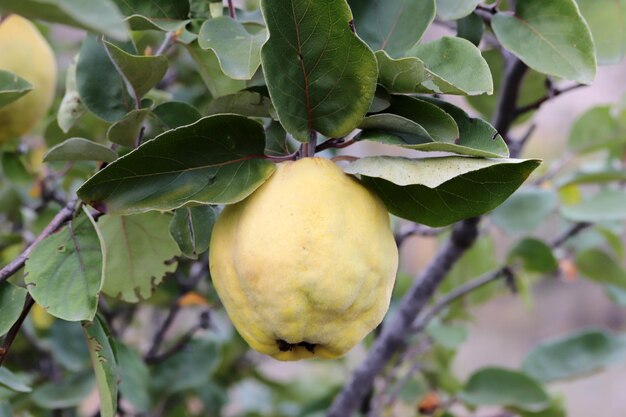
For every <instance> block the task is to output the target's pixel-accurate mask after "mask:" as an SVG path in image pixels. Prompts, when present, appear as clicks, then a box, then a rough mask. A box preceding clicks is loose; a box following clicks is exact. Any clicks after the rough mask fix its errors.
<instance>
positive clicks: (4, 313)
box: [0, 282, 26, 369]
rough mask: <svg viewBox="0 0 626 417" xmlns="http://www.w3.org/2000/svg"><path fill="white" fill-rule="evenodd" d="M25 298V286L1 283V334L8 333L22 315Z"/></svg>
mask: <svg viewBox="0 0 626 417" xmlns="http://www.w3.org/2000/svg"><path fill="white" fill-rule="evenodd" d="M25 300H26V290H25V289H24V288H22V287H18V286H15V285H13V284H10V283H8V282H3V283H0V336H2V335H4V334H6V332H8V331H9V329H10V328H11V326H13V324H15V322H16V321H17V319H18V318H19V317H20V314H22V309H23V308H24V301H25ZM0 369H2V368H0Z"/></svg>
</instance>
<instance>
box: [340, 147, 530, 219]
mask: <svg viewBox="0 0 626 417" xmlns="http://www.w3.org/2000/svg"><path fill="white" fill-rule="evenodd" d="M539 163H540V161H538V160H535V159H530V160H522V159H479V158H465V157H443V158H427V159H407V158H396V157H387V156H379V157H370V158H362V159H359V160H357V161H355V162H353V163H351V164H350V165H348V167H347V168H346V172H347V173H349V174H359V175H361V180H362V181H363V182H364V183H365V185H366V186H368V187H369V188H371V189H372V190H373V191H374V192H375V193H376V194H378V195H379V196H380V198H381V199H382V200H383V201H384V202H385V204H386V205H387V208H388V209H389V211H390V212H391V213H393V214H395V215H396V216H399V217H403V218H406V219H409V220H413V221H415V222H418V223H423V224H426V225H429V226H445V225H448V224H452V223H455V222H457V221H459V220H462V219H465V218H469V217H474V216H478V215H481V214H484V213H486V212H488V211H490V210H493V209H494V208H495V207H497V206H498V205H500V204H501V203H502V202H503V201H504V200H506V199H507V198H508V197H509V196H510V195H511V194H512V193H513V192H514V191H515V190H516V189H517V188H518V187H519V186H520V185H521V184H522V183H523V182H524V180H526V178H527V177H528V175H530V173H531V172H532V171H533V170H534V169H535V168H536V167H537V166H539Z"/></svg>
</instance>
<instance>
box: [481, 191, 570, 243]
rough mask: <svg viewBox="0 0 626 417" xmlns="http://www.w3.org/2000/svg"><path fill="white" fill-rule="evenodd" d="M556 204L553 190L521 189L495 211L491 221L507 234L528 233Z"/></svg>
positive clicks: (544, 218)
mask: <svg viewBox="0 0 626 417" xmlns="http://www.w3.org/2000/svg"><path fill="white" fill-rule="evenodd" d="M557 204H558V198H557V195H556V193H555V192H554V190H546V189H541V188H523V189H521V190H519V191H518V192H516V193H515V194H513V195H512V196H511V198H509V199H508V200H507V201H505V202H504V204H502V205H501V206H500V207H498V208H497V209H495V210H494V211H493V213H492V214H491V219H492V221H493V222H494V224H496V225H497V226H498V227H499V228H500V229H502V230H503V231H505V232H506V233H508V234H511V235H514V234H518V233H529V232H531V231H533V230H535V229H536V228H537V227H538V226H539V225H540V224H541V223H542V222H544V221H545V220H546V219H547V218H548V216H549V215H550V214H551V213H552V212H553V211H554V210H555V209H556V207H557Z"/></svg>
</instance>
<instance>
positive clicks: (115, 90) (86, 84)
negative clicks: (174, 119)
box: [76, 35, 134, 122]
mask: <svg viewBox="0 0 626 417" xmlns="http://www.w3.org/2000/svg"><path fill="white" fill-rule="evenodd" d="M76 87H77V89H78V94H79V95H80V99H81V101H82V102H83V104H84V105H85V107H87V109H89V111H91V112H92V113H94V114H95V115H96V116H98V117H100V118H101V119H104V120H106V121H107V122H116V121H117V120H119V119H121V118H122V117H123V116H124V115H125V114H126V113H128V112H129V111H131V110H132V109H133V108H134V100H133V99H132V98H131V97H130V96H129V94H128V91H126V87H125V83H124V79H123V78H122V76H121V75H120V74H119V73H118V72H117V69H116V68H115V66H114V65H113V63H112V62H111V59H110V58H109V55H108V54H107V51H106V49H105V47H104V45H103V43H102V40H101V39H98V38H97V37H96V36H95V35H87V37H86V38H85V40H84V42H83V45H82V47H81V48H80V55H79V58H78V64H77V67H76Z"/></svg>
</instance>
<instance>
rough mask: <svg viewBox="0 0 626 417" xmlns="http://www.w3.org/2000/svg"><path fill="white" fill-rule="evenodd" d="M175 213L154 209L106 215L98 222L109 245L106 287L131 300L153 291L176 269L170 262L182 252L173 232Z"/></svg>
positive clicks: (139, 298) (143, 297)
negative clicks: (144, 211)
mask: <svg viewBox="0 0 626 417" xmlns="http://www.w3.org/2000/svg"><path fill="white" fill-rule="evenodd" d="M170 221H171V216H169V215H165V214H161V213H156V212H150V213H143V214H137V215H134V216H115V215H106V216H103V217H102V218H101V219H100V221H99V222H98V226H99V227H100V230H101V233H102V236H103V238H104V241H105V243H106V247H107V259H106V265H107V267H106V276H105V279H104V285H103V286H102V291H103V292H104V293H105V294H107V295H110V296H111V297H118V298H121V299H122V300H124V301H127V302H131V303H134V302H138V301H140V300H142V299H147V298H149V297H150V296H151V295H152V292H153V290H154V288H155V287H156V286H157V285H159V284H160V283H161V281H162V279H163V276H164V275H165V274H166V273H168V272H174V270H175V269H176V264H175V263H174V262H167V261H170V260H171V259H173V258H174V257H175V256H177V255H178V254H180V252H179V250H178V247H177V246H176V242H175V241H174V240H173V239H172V237H171V236H170V234H169V224H170Z"/></svg>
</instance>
